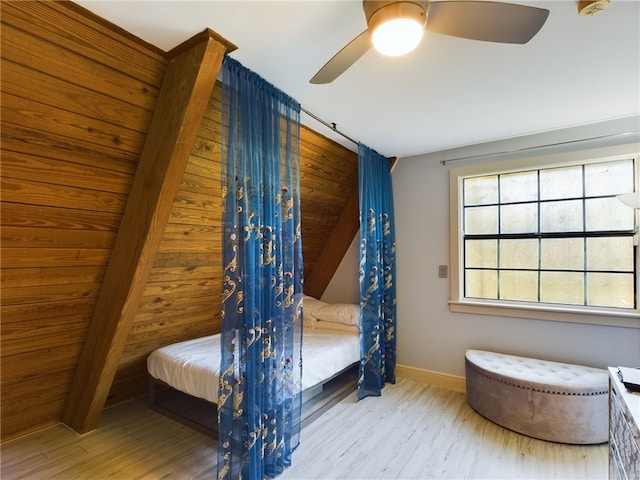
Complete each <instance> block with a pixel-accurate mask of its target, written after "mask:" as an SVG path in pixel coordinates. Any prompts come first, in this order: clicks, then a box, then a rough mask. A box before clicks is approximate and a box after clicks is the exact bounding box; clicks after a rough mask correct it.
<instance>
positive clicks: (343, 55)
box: [309, 30, 371, 84]
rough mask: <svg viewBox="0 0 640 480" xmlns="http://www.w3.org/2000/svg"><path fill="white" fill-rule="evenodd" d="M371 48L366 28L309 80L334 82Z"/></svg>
mask: <svg viewBox="0 0 640 480" xmlns="http://www.w3.org/2000/svg"><path fill="white" fill-rule="evenodd" d="M370 48H371V39H370V38H369V31H368V30H365V31H364V32H362V33H361V34H360V35H358V36H357V37H356V38H354V39H353V40H351V41H350V42H349V43H348V44H347V45H345V46H344V47H343V48H342V50H340V51H339V52H338V53H336V54H335V55H334V56H333V57H332V58H331V60H329V61H328V62H327V63H325V64H324V66H323V67H322V68H321V69H320V70H319V71H318V73H316V74H315V75H314V76H313V78H312V79H311V80H309V82H310V83H314V84H322V83H330V82H333V81H334V80H335V79H336V78H338V77H339V76H340V75H342V74H343V73H344V72H345V71H346V70H347V69H348V68H349V67H350V66H351V65H353V64H354V63H355V62H356V61H357V60H358V59H359V58H360V57H361V56H362V55H364V54H365V53H366V51H367V50H369V49H370Z"/></svg>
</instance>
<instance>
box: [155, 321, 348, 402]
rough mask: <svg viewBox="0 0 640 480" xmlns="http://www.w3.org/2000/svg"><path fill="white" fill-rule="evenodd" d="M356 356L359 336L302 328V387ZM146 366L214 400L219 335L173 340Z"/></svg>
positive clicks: (192, 392)
mask: <svg viewBox="0 0 640 480" xmlns="http://www.w3.org/2000/svg"><path fill="white" fill-rule="evenodd" d="M359 360H360V338H359V336H358V335H357V334H354V333H349V332H343V331H338V330H329V329H327V330H319V329H316V330H312V329H306V330H305V332H304V335H303V340H302V365H303V366H302V390H306V389H307V388H311V387H313V386H315V385H317V384H319V383H322V382H324V381H326V380H328V379H330V378H331V377H333V376H334V375H335V374H337V373H339V372H341V371H342V370H344V369H345V368H347V367H348V366H349V365H351V364H353V363H355V362H358V361H359ZM147 370H148V371H149V374H150V375H151V376H152V377H153V378H156V379H158V380H162V381H163V382H164V383H166V384H168V385H170V386H172V387H173V388H175V389H176V390H180V391H181V392H184V393H188V394H189V395H192V396H194V397H199V398H204V399H205V400H208V401H210V402H213V403H217V401H218V376H219V374H220V335H211V336H208V337H202V338H196V339H193V340H188V341H186V342H180V343H174V344H172V345H167V346H166V347H162V348H159V349H158V350H155V351H153V352H152V353H151V354H150V355H149V357H147Z"/></svg>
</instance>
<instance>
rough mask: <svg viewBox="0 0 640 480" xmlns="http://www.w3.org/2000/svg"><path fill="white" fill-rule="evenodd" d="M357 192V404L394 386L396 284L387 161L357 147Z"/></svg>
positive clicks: (388, 165) (362, 146) (374, 153)
mask: <svg viewBox="0 0 640 480" xmlns="http://www.w3.org/2000/svg"><path fill="white" fill-rule="evenodd" d="M358 175H359V188H360V191H359V194H360V267H359V274H360V310H361V321H362V325H361V326H362V337H361V352H362V359H361V360H360V372H359V379H358V400H361V399H363V398H365V397H367V396H380V395H381V393H382V388H383V387H384V385H385V383H387V382H389V383H395V365H396V284H395V281H396V279H395V231H394V216H393V191H392V187H391V162H390V161H389V160H388V159H387V158H385V157H383V156H382V155H380V154H379V153H377V152H376V151H374V150H372V149H370V148H368V147H366V146H365V145H362V144H360V145H359V147H358Z"/></svg>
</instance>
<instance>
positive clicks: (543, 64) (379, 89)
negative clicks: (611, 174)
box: [76, 0, 640, 157]
mask: <svg viewBox="0 0 640 480" xmlns="http://www.w3.org/2000/svg"><path fill="white" fill-rule="evenodd" d="M511 2H512V3H519V4H523V5H531V6H537V7H542V8H546V9H548V10H549V11H550V14H549V18H548V20H547V22H546V23H545V25H544V26H543V27H542V29H541V30H540V32H539V33H538V34H537V35H536V36H535V37H534V38H533V39H532V40H531V41H530V42H529V43H527V44H525V45H504V44H496V43H487V42H480V41H472V40H465V39H460V38H454V37H449V36H444V35H440V34H436V33H430V32H426V34H425V37H424V38H423V40H422V43H421V45H420V46H419V47H418V49H417V50H415V51H414V52H412V53H410V54H409V55H407V56H405V57H400V58H388V57H382V56H381V55H379V54H377V53H376V52H375V51H373V50H370V51H369V52H368V53H366V54H365V55H364V56H363V57H362V58H361V59H360V60H359V61H358V62H357V63H356V64H355V65H354V66H352V67H351V68H350V69H349V70H347V71H346V72H345V73H344V74H343V75H342V76H340V77H338V79H337V80H335V81H334V82H333V83H331V84H327V85H311V84H310V83H309V79H310V78H311V77H312V76H313V75H314V74H315V73H316V71H317V70H318V69H320V67H321V66H322V65H324V63H325V62H326V61H327V60H329V58H331V57H332V56H333V55H334V54H335V53H336V52H337V51H338V50H339V49H340V48H342V46H344V45H345V44H346V43H347V42H349V41H350V40H351V39H352V38H353V37H355V36H356V35H357V34H359V33H360V32H362V31H364V30H365V29H366V23H365V18H364V14H363V10H362V3H361V2H360V1H355V0H351V1H241V0H236V1H224V2H223V1H215V0H211V1H195V2H194V1H115V0H111V1H94V0H80V1H77V2H76V3H78V4H80V5H82V6H84V7H85V8H88V9H89V10H91V11H93V12H95V13H96V14H98V15H99V16H101V17H103V18H105V19H107V20H110V21H111V22H113V23H115V24H117V25H119V26H120V27H122V28H124V29H125V30H127V31H129V32H130V33H132V34H134V35H136V36H138V37H140V38H142V39H143V40H146V41H147V42H149V43H151V44H153V45H156V46H157V47H159V48H161V49H163V50H170V49H171V48H173V47H175V46H176V45H178V44H180V43H182V42H183V41H185V40H187V39H189V38H190V37H192V36H193V35H195V34H197V33H199V32H201V31H203V30H204V29H205V28H210V29H212V30H214V31H215V32H217V33H218V34H220V35H222V36H223V37H225V38H226V39H227V40H229V41H230V42H232V43H234V44H235V45H237V46H238V50H237V51H235V52H233V53H232V54H231V56H232V57H234V58H236V59H237V60H238V61H240V62H241V63H242V64H243V65H244V66H245V67H247V68H249V69H251V70H253V71H254V72H256V73H258V74H259V75H261V76H262V77H263V78H265V79H266V80H267V81H269V82H271V83H272V84H273V85H275V86H276V87H278V88H279V89H281V90H283V91H284V92H285V93H287V94H288V95H290V96H292V97H293V98H295V99H296V100H298V101H299V102H300V103H301V104H302V106H303V107H304V108H306V109H308V110H309V111H311V112H313V113H315V114H316V115H318V116H319V117H321V118H323V119H324V120H326V121H327V122H330V123H333V122H335V123H336V124H337V128H338V129H339V130H340V131H342V132H344V133H345V134H347V135H348V136H350V137H351V138H353V139H356V140H359V141H361V142H363V143H364V144H366V145H368V146H369V147H371V148H374V149H376V150H377V151H378V152H380V153H381V154H383V155H386V156H398V157H406V156H411V155H416V154H421V153H428V152H434V151H439V150H445V149H449V148H454V147H459V146H464V145H470V144H475V143H482V142H487V141H492V140H500V139H505V138H511V137H515V136H520V135H525V134H530V133H538V132H543V131H547V130H554V129H557V128H562V127H569V126H577V125H583V124H588V123H594V122H598V121H602V120H609V119H613V118H620V117H626V116H630V115H639V114H640V1H639V0H611V5H610V6H609V8H608V9H607V10H605V11H604V12H602V13H600V14H598V15H594V16H591V17H583V16H580V15H578V11H577V6H578V1H577V0H547V1H544V0H543V1H528V0H511ZM302 117H303V118H302V121H303V122H304V123H308V124H309V125H310V126H311V127H312V128H314V129H315V130H318V131H320V132H321V133H323V134H325V135H327V136H329V137H331V138H335V139H336V140H338V141H340V142H341V143H343V144H344V145H345V146H347V147H348V148H350V149H352V150H353V149H354V148H355V147H354V145H352V144H350V143H349V142H346V141H345V140H344V139H342V138H341V137H338V136H336V135H335V134H333V132H331V131H330V130H329V129H326V128H324V127H322V125H320V124H319V123H317V122H315V121H314V120H311V119H310V118H309V117H307V116H306V115H304V114H303V115H302ZM305 117H306V118H305Z"/></svg>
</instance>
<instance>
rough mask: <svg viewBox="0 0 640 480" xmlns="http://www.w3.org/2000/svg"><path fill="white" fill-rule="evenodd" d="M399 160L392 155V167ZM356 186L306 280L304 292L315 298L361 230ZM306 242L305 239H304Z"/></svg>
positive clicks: (358, 193) (329, 279) (324, 287)
mask: <svg viewBox="0 0 640 480" xmlns="http://www.w3.org/2000/svg"><path fill="white" fill-rule="evenodd" d="M397 161H398V157H390V158H389V162H391V169H392V170H393V167H394V166H395V164H396V162H397ZM358 188H359V187H356V188H355V189H354V190H353V192H351V196H350V197H349V199H348V200H347V203H346V204H345V206H344V209H343V210H342V214H341V215H340V218H338V221H337V223H336V226H335V227H334V229H333V231H332V232H331V235H330V236H329V239H328V240H327V244H326V245H325V246H324V248H323V249H322V252H320V256H319V257H318V260H317V261H316V267H315V268H314V269H313V271H312V272H311V275H309V278H308V279H307V280H305V283H304V292H305V293H306V294H307V295H310V296H312V297H315V298H320V297H322V294H323V293H324V291H325V290H326V289H327V287H328V286H329V282H331V279H332V278H333V275H335V273H336V270H338V267H339V266H340V262H342V259H343V258H344V255H345V254H346V253H347V250H349V247H350V246H351V243H352V242H353V239H354V237H355V236H356V234H357V233H358V231H359V230H360V198H359V196H360V192H359V190H358ZM303 242H304V239H303Z"/></svg>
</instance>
